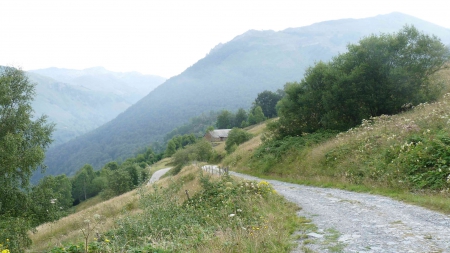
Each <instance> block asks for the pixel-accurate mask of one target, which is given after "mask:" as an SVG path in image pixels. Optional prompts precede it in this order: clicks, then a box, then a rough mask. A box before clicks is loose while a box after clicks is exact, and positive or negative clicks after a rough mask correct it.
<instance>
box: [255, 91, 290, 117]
mask: <svg viewBox="0 0 450 253" xmlns="http://www.w3.org/2000/svg"><path fill="white" fill-rule="evenodd" d="M283 94H284V92H283V91H282V90H278V91H277V92H272V91H268V90H265V91H263V92H261V93H259V94H258V96H257V97H256V99H255V101H254V102H253V107H252V109H255V108H256V107H257V106H260V107H261V109H262V112H263V114H264V116H266V117H267V118H273V117H276V116H277V110H276V105H277V103H278V101H280V99H281V98H282V97H283Z"/></svg>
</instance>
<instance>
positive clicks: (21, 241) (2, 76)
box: [0, 67, 53, 252]
mask: <svg viewBox="0 0 450 253" xmlns="http://www.w3.org/2000/svg"><path fill="white" fill-rule="evenodd" d="M34 95H35V87H34V84H32V83H30V82H29V80H28V78H27V76H26V75H25V73H24V72H23V71H22V70H20V69H16V68H12V67H0V175H1V176H0V185H1V187H0V220H2V221H5V222H0V230H1V231H3V228H5V227H8V226H16V225H17V226H19V225H20V227H15V229H16V230H14V231H16V232H17V233H15V232H14V231H11V232H10V233H9V234H8V233H2V236H8V237H9V238H10V239H11V240H14V241H15V243H16V245H22V246H21V247H15V248H12V250H14V251H16V252H21V251H22V250H23V248H22V247H26V246H28V245H29V243H30V241H29V239H28V236H27V234H26V232H27V229H28V226H29V223H28V222H29V221H28V219H27V218H26V216H27V215H28V214H29V213H30V212H31V211H30V209H29V204H30V199H29V196H28V195H27V193H26V190H27V189H28V188H29V179H30V177H31V174H32V173H33V172H34V171H35V170H37V168H38V167H39V166H42V167H43V160H44V155H45V149H46V148H47V147H48V146H49V144H50V143H51V139H50V137H51V133H52V131H53V125H52V124H47V122H46V117H45V116H41V117H39V118H36V119H34V120H33V110H32V108H31V101H32V100H33V97H34ZM48 201H50V200H48ZM8 221H11V223H8ZM13 224H16V225H13ZM24 233H25V234H24ZM0 239H3V238H0Z"/></svg>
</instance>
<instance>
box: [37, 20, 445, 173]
mask: <svg viewBox="0 0 450 253" xmlns="http://www.w3.org/2000/svg"><path fill="white" fill-rule="evenodd" d="M405 24H413V25H415V26H416V27H417V28H418V29H419V30H423V31H425V32H427V33H433V34H436V35H437V36H438V37H440V38H441V39H442V41H443V42H444V43H445V44H449V43H450V30H449V29H446V28H442V27H439V26H437V25H433V24H431V23H429V22H426V21H423V20H420V19H417V18H415V17H412V16H408V15H404V14H401V13H392V14H388V15H380V16H376V17H372V18H365V19H344V20H335V21H326V22H321V23H317V24H313V25H310V26H306V27H300V28H289V29H286V30H283V31H279V32H275V31H255V30H251V31H248V32H246V33H244V34H242V35H239V36H237V37H235V38H234V39H233V40H231V41H230V42H228V43H225V44H219V45H217V46H216V47H214V48H213V49H212V50H211V51H210V53H209V54H208V55H207V56H206V57H204V58H203V59H201V60H199V61H198V62H197V63H195V64H194V65H192V66H191V67H189V68H188V69H186V70H185V71H184V72H183V73H181V74H180V75H178V76H175V77H172V78H170V79H169V80H167V81H166V82H165V83H163V84H162V85H160V86H158V87H157V88H156V89H155V90H153V91H152V92H150V93H149V94H148V95H147V96H145V97H144V98H143V99H141V100H140V101H139V102H137V103H136V104H134V105H133V106H131V107H129V108H128V109H127V110H126V111H125V112H123V113H121V114H120V115H118V116H117V117H116V118H115V119H114V120H112V121H110V122H108V123H106V124H104V125H102V126H101V127H99V128H97V129H96V130H94V131H92V132H89V133H87V134H85V135H83V136H80V137H78V138H77V139H75V140H72V141H69V142H67V143H65V144H63V145H60V146H58V147H56V148H52V149H50V150H49V151H48V152H47V158H46V164H47V165H48V166H49V169H48V173H51V174H58V173H66V174H68V175H71V174H73V173H74V171H75V170H77V169H79V168H80V167H81V166H83V165H84V164H85V163H89V164H92V165H93V166H94V167H96V168H99V167H100V166H101V165H103V164H104V163H106V162H108V161H110V160H114V159H118V158H125V157H127V156H129V155H131V154H133V152H136V150H138V149H139V148H142V147H143V146H147V145H149V144H150V143H151V142H153V141H156V140H160V139H161V138H162V137H163V136H164V134H166V133H168V132H170V131H171V130H172V129H173V128H174V127H176V126H178V125H180V124H182V123H184V122H186V121H187V120H188V119H189V118H191V117H193V116H196V115H199V114H201V113H202V112H207V111H211V110H220V109H228V110H235V109H238V108H239V107H243V108H249V107H250V105H251V102H252V101H253V100H254V99H255V97H256V95H257V94H258V93H259V92H262V91H264V90H276V89H279V88H282V87H283V85H284V84H285V83H286V82H290V81H300V80H301V78H302V77H303V74H304V72H305V70H306V68H307V67H308V66H311V65H312V64H313V63H314V62H316V61H320V60H323V61H327V60H329V59H331V57H332V56H334V55H336V54H338V53H339V52H344V51H345V50H346V49H345V46H346V45H347V44H348V43H354V42H357V41H358V40H359V39H360V38H361V37H363V36H367V35H370V34H379V33H390V32H395V31H398V30H400V29H401V28H402V27H403V26H404V25H405Z"/></svg>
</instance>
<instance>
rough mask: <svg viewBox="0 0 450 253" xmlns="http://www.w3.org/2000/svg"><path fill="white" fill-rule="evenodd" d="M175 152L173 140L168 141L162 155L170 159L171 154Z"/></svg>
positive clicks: (175, 146) (175, 147)
mask: <svg viewBox="0 0 450 253" xmlns="http://www.w3.org/2000/svg"><path fill="white" fill-rule="evenodd" d="M176 151H177V144H175V142H174V141H173V139H170V141H169V142H168V143H167V148H166V152H165V153H164V155H165V156H166V157H170V156H172V155H173V154H175V152H176Z"/></svg>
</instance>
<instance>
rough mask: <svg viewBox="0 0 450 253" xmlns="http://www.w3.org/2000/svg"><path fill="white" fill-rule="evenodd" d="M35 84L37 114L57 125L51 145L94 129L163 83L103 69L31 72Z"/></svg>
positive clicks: (133, 74) (34, 102) (147, 77)
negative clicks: (46, 117)
mask: <svg viewBox="0 0 450 253" xmlns="http://www.w3.org/2000/svg"><path fill="white" fill-rule="evenodd" d="M27 74H28V76H29V77H30V80H31V81H32V82H34V83H36V84H37V85H36V98H35V100H34V101H33V109H34V110H35V115H36V116H40V115H42V114H45V115H47V116H48V117H49V121H51V122H53V123H56V131H55V132H54V133H53V139H54V142H53V143H52V146H56V145H58V144H62V143H64V142H66V141H68V140H70V139H73V138H75V137H76V136H79V135H81V134H84V133H86V132H88V131H90V130H93V129H95V128H97V127H99V126H101V125H102V124H104V123H106V122H108V121H109V120H111V119H113V118H115V117H116V116H117V115H118V114H119V113H121V112H123V111H125V109H127V108H128V107H129V106H131V105H132V104H134V103H136V102H137V101H138V100H139V99H141V98H142V97H144V96H145V95H146V94H148V93H149V92H150V91H151V90H153V89H154V88H155V87H156V86H158V85H159V84H161V83H162V82H164V80H165V79H164V78H162V77H158V76H150V75H142V74H139V73H134V72H131V73H117V72H112V71H108V70H106V69H104V68H101V67H97V68H90V69H85V70H73V69H58V68H48V69H40V70H32V71H28V73H27Z"/></svg>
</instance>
